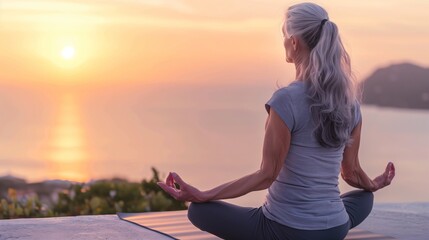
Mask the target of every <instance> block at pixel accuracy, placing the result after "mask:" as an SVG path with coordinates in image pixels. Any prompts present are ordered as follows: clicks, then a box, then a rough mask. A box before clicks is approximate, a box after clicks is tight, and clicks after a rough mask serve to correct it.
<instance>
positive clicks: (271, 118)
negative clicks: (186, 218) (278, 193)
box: [158, 109, 291, 202]
mask: <svg viewBox="0 0 429 240" xmlns="http://www.w3.org/2000/svg"><path fill="white" fill-rule="evenodd" d="M290 138H291V134H290V131H289V129H288V127H287V126H286V124H285V123H284V122H283V120H282V119H281V118H280V116H279V115H278V114H277V113H276V112H275V111H274V110H273V109H271V110H270V114H269V115H268V118H267V122H266V124H265V137H264V145H263V154H262V162H261V167H260V169H259V170H258V171H256V172H254V173H252V174H249V175H247V176H244V177H242V178H239V179H237V180H234V181H231V182H228V183H225V184H222V185H220V186H218V187H215V188H213V189H211V190H208V191H203V192H201V191H199V190H198V189H196V188H194V187H192V186H191V185H189V184H187V183H186V182H184V181H183V180H182V179H181V178H180V176H178V175H177V174H176V173H171V174H170V175H169V176H168V177H167V181H166V183H158V185H159V186H160V187H162V188H163V189H164V190H165V191H167V192H168V193H169V194H170V195H172V196H173V197H174V198H176V199H177V200H183V201H193V202H206V201H210V200H218V199H228V198H235V197H239V196H242V195H245V194H247V193H249V192H252V191H257V190H262V189H266V188H268V187H269V186H270V185H271V183H272V182H273V181H274V180H275V179H276V178H277V175H278V174H279V172H280V169H281V168H282V166H283V161H284V159H285V158H286V155H287V153H288V151H289V145H290ZM175 182H176V183H177V184H178V185H179V186H180V189H176V188H175V185H174V183H175Z"/></svg>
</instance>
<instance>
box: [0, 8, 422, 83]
mask: <svg viewBox="0 0 429 240" xmlns="http://www.w3.org/2000/svg"><path fill="white" fill-rule="evenodd" d="M315 2H316V3H319V4H321V5H322V6H324V7H325V8H326V9H327V11H328V12H329V13H330V19H331V20H332V21H334V22H335V23H337V24H338V26H339V28H340V31H341V35H342V38H343V40H344V42H345V44H346V47H347V49H348V51H349V52H350V54H351V56H352V63H353V67H354V70H355V71H356V74H357V77H358V79H362V78H364V77H366V76H367V75H368V74H370V73H371V71H373V70H374V69H376V68H377V67H380V66H385V65H388V64H390V63H397V62H402V61H410V62H413V63H417V64H420V65H423V66H428V65H429V59H428V58H427V56H428V50H427V49H426V48H425V47H424V46H425V45H426V44H427V43H428V42H429V22H428V21H423V19H425V18H426V14H427V12H426V10H427V9H428V8H429V2H428V1H425V0H414V1H407V3H406V4H405V3H404V1H401V0H379V1H369V0H367V1H334V0H330V1H315ZM294 3H296V1H284V0H281V1H280V0H269V1H266V0H249V1H238V0H216V1H205V0H106V1H87V0H1V1H0V36H1V38H0V65H1V66H2V67H1V72H0V81H1V82H2V83H23V84H36V83H37V85H39V86H42V85H47V84H49V85H61V84H63V83H67V84H69V83H73V84H85V85H92V84H97V83H104V84H105V83H112V82H122V83H125V82H136V81H137V82H156V83H159V82H169V83H171V82H176V83H177V82H200V83H201V82H203V83H238V84H242V83H247V84H266V83H267V82H269V83H272V82H275V81H277V80H284V79H286V80H291V77H293V76H294V74H293V72H292V70H293V68H292V67H291V66H290V65H286V64H285V63H284V61H283V59H284V56H283V54H284V53H283V49H282V35H281V30H280V28H281V24H282V20H283V13H284V10H285V9H286V8H287V6H289V5H291V4H294ZM67 47H69V48H70V47H71V48H73V51H74V53H73V56H72V57H71V58H70V59H65V58H64V57H63V56H62V51H64V49H65V48H67Z"/></svg>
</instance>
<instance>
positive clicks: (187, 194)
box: [157, 172, 207, 202]
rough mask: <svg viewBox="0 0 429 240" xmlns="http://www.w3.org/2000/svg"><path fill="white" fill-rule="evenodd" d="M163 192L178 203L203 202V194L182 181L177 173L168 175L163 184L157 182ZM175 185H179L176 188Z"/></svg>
mask: <svg viewBox="0 0 429 240" xmlns="http://www.w3.org/2000/svg"><path fill="white" fill-rule="evenodd" d="M157 184H158V186H160V187H161V188H162V189H163V190H164V191H166V192H167V193H168V194H170V195H171V196H172V197H173V198H175V199H176V200H179V201H187V202H205V201H207V199H205V196H204V193H203V192H201V191H200V190H198V189H197V188H195V187H193V186H191V185H189V184H187V183H186V182H185V181H183V180H182V179H181V178H180V176H179V175H178V174H177V173H174V172H173V173H171V172H170V173H169V174H168V177H167V179H166V181H165V182H158V183H157ZM175 184H178V185H179V188H176V186H175Z"/></svg>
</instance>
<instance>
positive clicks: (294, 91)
mask: <svg viewBox="0 0 429 240" xmlns="http://www.w3.org/2000/svg"><path fill="white" fill-rule="evenodd" d="M305 91H306V87H305V83H304V82H302V81H293V82H291V83H290V84H289V85H287V86H284V87H281V88H279V89H277V90H276V91H275V92H274V95H277V96H284V97H286V96H288V97H291V98H296V97H297V96H305V94H303V93H305Z"/></svg>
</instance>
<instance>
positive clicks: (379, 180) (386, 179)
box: [372, 162, 395, 191]
mask: <svg viewBox="0 0 429 240" xmlns="http://www.w3.org/2000/svg"><path fill="white" fill-rule="evenodd" d="M394 177H395V165H393V163H392V162H389V163H388V164H387V166H386V170H385V171H384V173H383V174H381V175H380V176H378V177H376V178H374V180H372V181H373V182H374V184H375V186H374V187H375V189H374V191H377V190H379V189H382V188H384V187H386V186H388V185H390V183H391V182H392V180H393V178H394Z"/></svg>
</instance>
